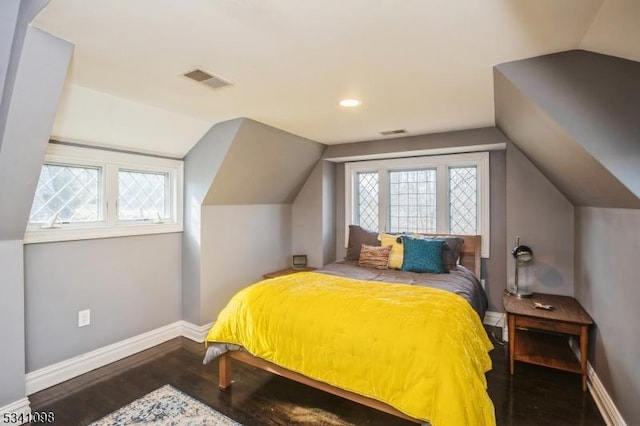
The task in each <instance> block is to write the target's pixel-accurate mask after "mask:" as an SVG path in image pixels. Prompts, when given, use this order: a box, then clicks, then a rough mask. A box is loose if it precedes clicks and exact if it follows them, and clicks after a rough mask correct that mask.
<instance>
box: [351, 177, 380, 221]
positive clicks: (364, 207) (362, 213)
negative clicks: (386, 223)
mask: <svg viewBox="0 0 640 426" xmlns="http://www.w3.org/2000/svg"><path fill="white" fill-rule="evenodd" d="M356 178H357V183H358V187H357V191H358V193H357V197H356V202H357V203H358V205H357V206H356V223H355V224H356V225H360V226H362V227H363V228H365V229H369V230H371V231H377V230H378V229H379V228H378V194H379V188H378V172H367V173H358V174H357V175H356Z"/></svg>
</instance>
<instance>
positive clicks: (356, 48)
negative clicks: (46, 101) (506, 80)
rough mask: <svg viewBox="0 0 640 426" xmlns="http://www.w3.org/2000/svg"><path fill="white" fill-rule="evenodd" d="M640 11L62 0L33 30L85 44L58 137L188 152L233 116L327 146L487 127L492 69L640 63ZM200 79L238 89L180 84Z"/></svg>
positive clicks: (579, 0) (606, 3) (504, 1)
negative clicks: (351, 102)
mask: <svg viewBox="0 0 640 426" xmlns="http://www.w3.org/2000/svg"><path fill="white" fill-rule="evenodd" d="M639 5H640V2H637V1H634V0H563V1H557V0H497V1H496V0H479V1H473V2H469V1H462V0H455V1H447V0H433V1H425V0H403V1H400V2H399V1H397V0H378V1H375V2H371V1H367V0H327V1H316V2H309V1H297V0H221V1H217V0H183V1H174V0H136V1H129V0H93V1H86V0H51V2H50V3H49V5H48V6H47V7H46V8H45V9H44V10H43V11H42V12H41V13H40V15H39V16H38V17H37V18H36V19H35V20H34V22H33V25H35V26H37V27H39V28H41V29H43V30H45V31H47V32H50V33H52V34H54V35H56V36H58V37H61V38H63V39H65V40H68V41H70V42H72V43H74V44H75V53H74V58H73V62H72V66H71V69H70V73H69V75H68V78H67V84H66V87H65V92H64V96H63V101H62V104H61V106H60V109H59V111H58V116H57V118H56V124H55V126H54V135H53V136H54V137H57V138H61V139H65V140H71V141H77V142H84V143H90V144H97V145H109V146H119V147H127V148H130V149H138V150H146V151H153V152H161V153H167V154H171V155H176V156H182V155H184V154H186V152H187V151H188V150H189V149H190V148H191V147H192V146H193V144H195V143H196V142H197V141H198V139H199V138H200V136H201V135H202V134H203V133H204V132H205V131H206V130H207V129H209V128H210V127H211V126H212V125H213V124H215V123H218V122H221V121H225V120H229V119H233V118H236V117H249V118H251V119H254V120H257V121H260V122H263V123H266V124H268V125H271V126H274V127H277V128H280V129H283V130H285V131H287V132H291V133H294V134H297V135H300V136H302V137H305V138H309V139H312V140H315V141H319V142H322V143H326V144H335V143H343V142H354V141H361V140H371V139H378V138H383V137H384V136H382V135H381V134H380V132H381V131H386V130H394V129H406V130H407V132H408V133H409V134H424V133H432V132H439V131H446V130H453V129H466V128H473V127H482V126H491V125H493V124H494V107H493V105H494V103H493V102H494V92H493V78H492V67H493V66H494V65H496V64H499V63H503V62H508V61H512V60H517V59H522V58H527V57H532V56H537V55H541V54H546V53H552V52H558V51H564V50H569V49H576V48H583V49H587V50H594V51H598V52H601V53H607V54H613V55H617V56H622V57H626V58H629V59H634V60H640V50H639V49H640V48H639V47H638V43H637V40H638V39H639V36H640V30H638V29H637V27H640V26H638V25H636V23H637V21H638V18H639V17H640V6H639ZM194 68H201V69H203V70H205V71H207V72H210V73H213V74H215V75H217V76H219V77H221V78H223V79H225V80H227V81H229V82H230V83H231V85H230V86H228V87H224V88H220V89H212V88H209V87H206V86H203V85H202V84H199V83H196V82H194V81H191V80H188V79H186V78H185V77H183V76H182V74H183V73H184V72H187V71H190V70H193V69H194ZM342 98H357V99H359V100H361V101H362V105H361V106H360V107H357V108H353V109H345V108H342V107H340V106H338V104H337V103H338V101H339V100H340V99H342Z"/></svg>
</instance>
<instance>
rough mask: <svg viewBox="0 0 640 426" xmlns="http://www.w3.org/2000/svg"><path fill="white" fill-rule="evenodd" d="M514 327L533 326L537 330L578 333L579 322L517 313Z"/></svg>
mask: <svg viewBox="0 0 640 426" xmlns="http://www.w3.org/2000/svg"><path fill="white" fill-rule="evenodd" d="M516 328H534V329H537V330H547V331H557V332H559V333H566V334H574V335H577V336H579V335H580V329H581V326H580V324H569V323H566V322H559V321H557V320H551V319H544V318H532V317H524V316H520V315H517V316H516Z"/></svg>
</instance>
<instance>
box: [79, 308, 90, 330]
mask: <svg viewBox="0 0 640 426" xmlns="http://www.w3.org/2000/svg"><path fill="white" fill-rule="evenodd" d="M90 324H91V310H90V309H85V310H84V311H79V312H78V327H86V326H87V325H90Z"/></svg>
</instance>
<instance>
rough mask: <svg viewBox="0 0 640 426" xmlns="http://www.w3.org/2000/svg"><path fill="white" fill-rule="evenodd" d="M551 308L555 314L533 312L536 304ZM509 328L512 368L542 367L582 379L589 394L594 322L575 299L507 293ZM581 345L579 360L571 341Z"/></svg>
mask: <svg viewBox="0 0 640 426" xmlns="http://www.w3.org/2000/svg"><path fill="white" fill-rule="evenodd" d="M536 302H539V303H541V304H543V305H552V306H553V310H550V311H549V310H545V309H539V308H534V307H533V304H534V303H536ZM502 303H503V304H504V309H505V311H506V312H507V324H508V327H509V368H510V372H511V375H513V374H514V361H521V362H526V363H529V364H536V365H542V366H545V367H551V368H557V369H559V370H565V371H571V372H574V373H579V374H581V375H582V390H583V391H585V390H587V344H588V342H589V334H588V331H589V327H590V326H591V325H592V324H593V319H591V317H590V316H589V314H588V313H587V311H585V310H584V308H583V307H582V306H581V305H580V303H578V301H577V300H576V299H574V298H573V297H569V296H558V295H553V294H544V293H535V294H534V295H533V297H531V298H526V299H519V298H517V297H514V296H511V295H509V293H507V292H505V294H504V296H503V297H502ZM571 336H576V337H577V338H578V339H579V342H580V357H579V359H578V358H577V357H576V356H575V354H574V352H573V350H572V349H571V347H570V346H569V338H570V337H571Z"/></svg>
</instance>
